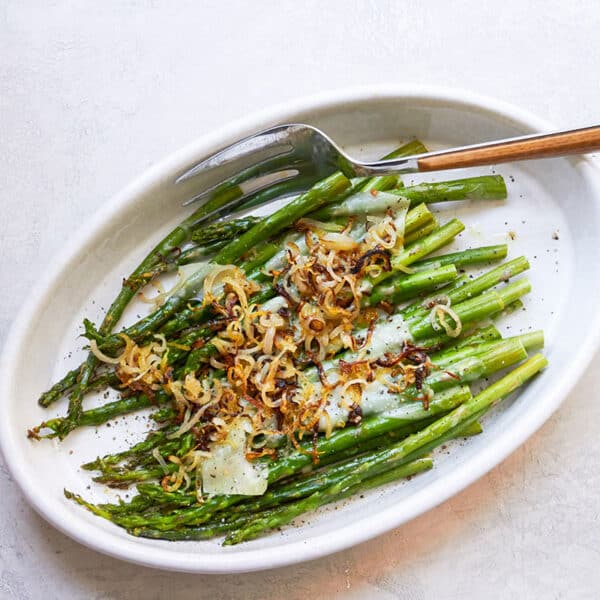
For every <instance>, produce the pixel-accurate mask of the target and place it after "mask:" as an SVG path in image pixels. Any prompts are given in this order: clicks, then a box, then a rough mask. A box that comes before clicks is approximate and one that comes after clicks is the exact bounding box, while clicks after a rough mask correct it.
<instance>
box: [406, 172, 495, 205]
mask: <svg viewBox="0 0 600 600" xmlns="http://www.w3.org/2000/svg"><path fill="white" fill-rule="evenodd" d="M397 193H398V194H399V195H402V196H404V197H405V198H409V199H410V201H411V204H418V203H420V202H426V203H431V202H447V201H449V200H504V199H505V198H506V183H505V182H504V178H503V177H501V176H500V175H480V176H478V177H467V178H465V179H455V180H453V181H440V182H435V183H420V184H418V185H413V186H410V187H405V188H403V189H402V190H398V192H397Z"/></svg>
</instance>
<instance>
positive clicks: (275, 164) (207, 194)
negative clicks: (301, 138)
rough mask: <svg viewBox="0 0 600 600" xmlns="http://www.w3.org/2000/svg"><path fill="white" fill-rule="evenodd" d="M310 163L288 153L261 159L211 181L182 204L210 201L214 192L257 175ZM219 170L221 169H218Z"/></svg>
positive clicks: (298, 168) (240, 184)
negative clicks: (211, 182)
mask: <svg viewBox="0 0 600 600" xmlns="http://www.w3.org/2000/svg"><path fill="white" fill-rule="evenodd" d="M310 167H312V164H310V163H307V162H306V161H305V160H301V159H300V158H294V157H293V156H289V155H287V154H286V155H277V156H274V157H271V158H267V159H265V160H262V161H260V162H258V163H256V164H253V165H251V166H249V167H246V168H245V169H243V170H241V171H239V170H237V171H236V172H235V174H234V175H233V176H231V177H226V178H225V179H221V180H220V181H218V182H217V183H213V184H211V185H209V186H208V187H206V188H204V189H203V191H202V192H200V193H199V194H196V195H195V196H194V197H193V198H191V199H190V200H186V201H185V202H184V203H183V206H187V205H188V204H191V203H192V202H199V201H201V200H204V201H206V202H210V200H211V198H213V197H214V196H215V195H216V194H221V193H223V192H224V190H228V189H233V188H236V187H239V186H242V185H244V184H245V183H246V182H249V181H250V180H253V179H255V178H257V177H263V176H265V175H269V174H270V173H277V172H279V171H286V170H290V169H296V170H298V171H300V169H301V168H310ZM219 172H221V171H219Z"/></svg>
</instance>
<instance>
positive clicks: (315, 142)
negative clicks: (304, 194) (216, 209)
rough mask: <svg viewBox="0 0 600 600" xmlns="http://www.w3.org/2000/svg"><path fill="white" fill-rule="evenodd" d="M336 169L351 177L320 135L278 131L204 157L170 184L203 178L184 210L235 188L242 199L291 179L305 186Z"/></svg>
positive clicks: (288, 128)
mask: <svg viewBox="0 0 600 600" xmlns="http://www.w3.org/2000/svg"><path fill="white" fill-rule="evenodd" d="M339 168H342V170H344V171H345V172H346V173H348V175H350V176H352V175H353V174H354V171H353V170H352V169H351V168H349V163H348V160H347V157H345V155H343V153H342V152H341V150H339V149H338V148H337V146H336V145H335V144H334V143H333V142H332V140H331V139H329V138H328V137H327V136H326V135H325V134H324V133H322V132H321V131H319V130H318V129H316V128H314V127H311V126H309V125H301V124H290V125H279V126H276V127H272V128H270V129H266V130H264V131H261V132H259V133H257V134H255V135H252V136H249V137H247V138H245V139H243V140H240V141H239V142H236V143H234V144H231V145H230V146H228V147H226V148H224V149H223V150H220V151H219V152H217V153H216V154H213V155H212V156H209V157H208V158H206V159H204V160H203V161H201V162H199V163H197V164H196V165H194V166H193V167H191V168H190V169H187V170H186V171H185V172H184V173H183V174H181V175H180V176H179V177H178V178H177V179H176V182H175V183H182V182H185V181H188V180H190V179H192V178H196V177H198V178H199V177H200V176H202V184H203V185H202V187H203V191H202V192H201V193H199V194H198V195H196V196H194V197H193V198H191V199H190V200H188V201H187V202H186V203H185V204H186V205H187V204H190V203H192V202H197V201H205V202H207V201H210V199H211V198H212V197H214V196H215V194H217V193H222V192H223V191H224V190H225V189H231V188H233V187H236V186H237V187H239V188H241V192H242V194H243V198H247V197H248V196H249V195H251V194H253V193H256V192H257V191H261V190H263V189H264V188H265V187H267V186H271V185H273V184H275V183H280V182H283V181H290V180H291V179H294V178H299V179H302V181H303V183H304V185H305V186H306V185H307V184H309V183H310V182H313V183H314V182H316V181H318V180H319V179H322V178H323V177H326V176H327V175H329V174H331V173H333V172H334V171H335V170H336V169H339ZM290 187H291V188H293V186H290ZM237 200H240V201H241V198H240V199H237ZM237 200H236V201H237Z"/></svg>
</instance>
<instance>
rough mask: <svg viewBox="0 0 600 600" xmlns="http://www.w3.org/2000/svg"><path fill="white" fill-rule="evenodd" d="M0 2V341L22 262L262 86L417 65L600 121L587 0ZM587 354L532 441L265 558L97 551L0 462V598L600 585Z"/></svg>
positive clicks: (592, 378)
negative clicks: (279, 562)
mask: <svg viewBox="0 0 600 600" xmlns="http://www.w3.org/2000/svg"><path fill="white" fill-rule="evenodd" d="M0 4H1V6H0V140H1V145H0V208H1V213H0V215H1V216H0V235H1V238H0V240H1V241H0V253H1V254H0V256H1V261H0V269H1V275H2V285H1V286H0V343H1V342H2V341H3V339H4V336H5V334H6V332H7V330H8V327H9V326H10V322H11V320H12V318H13V316H14V315H15V313H16V311H17V310H18V308H19V305H20V304H21V302H22V301H23V299H24V298H25V297H26V295H27V292H28V290H29V288H30V286H31V285H32V284H33V283H34V281H35V280H36V277H37V275H38V274H40V273H41V272H42V271H43V270H44V269H45V268H46V267H47V265H48V264H50V262H51V260H52V256H53V254H54V253H55V252H56V251H57V250H58V249H59V248H60V247H61V245H62V244H63V242H64V241H65V240H66V239H68V237H69V235H70V234H71V233H72V232H74V231H75V230H76V229H77V227H78V226H79V224H80V223H81V222H82V221H84V220H85V219H86V218H88V217H89V216H91V215H92V214H93V213H94V211H95V210H96V209H97V208H98V207H99V206H100V205H101V204H102V202H103V201H104V200H105V199H106V198H107V197H109V196H110V195H111V194H113V193H114V192H116V191H117V190H118V189H119V188H120V187H121V186H123V185H124V184H125V183H127V182H128V180H130V179H131V178H132V176H134V175H137V174H138V173H140V172H141V171H143V170H144V169H145V168H146V167H148V166H149V165H151V164H152V163H153V162H155V161H157V160H158V159H160V158H161V157H163V156H165V155H166V154H168V153H170V152H171V151H173V150H175V149H177V148H178V147H180V146H181V145H183V144H185V143H186V142H188V141H190V140H192V139H194V138H195V137H197V136H200V135H202V134H203V133H205V132H206V131H208V130H210V129H213V128H215V127H217V126H220V125H222V124H224V123H227V122H228V121H229V120H231V119H233V118H236V117H240V116H243V115H245V114H247V113H249V112H251V111H254V110H257V109H261V108H264V107H265V106H267V105H269V104H272V103H276V102H280V101H283V100H286V99H289V98H294V97H297V96H301V95H305V94H310V93H314V92H318V91H322V90H326V89H334V88H340V87H344V86H349V85H356V84H368V83H407V82H415V83H433V84H442V85H446V86H449V87H455V86H456V87H464V88H468V89H471V90H474V91H477V92H480V93H484V94H489V95H493V96H497V97H499V98H501V99H503V100H507V101H510V102H514V103H516V104H519V105H522V106H523V107H526V108H528V109H530V110H532V111H535V112H538V113H539V114H540V115H542V116H543V117H546V118H548V119H550V120H551V121H554V122H555V123H556V124H557V125H559V126H565V127H567V126H580V125H586V124H591V123H594V122H596V123H597V122H598V121H600V83H599V81H598V67H599V65H600V35H599V31H600V4H599V3H598V2H597V1H595V0H587V1H582V0H581V1H570V2H564V1H556V0H552V1H545V2H542V1H539V2H536V1H523V0H504V1H501V2H497V1H486V0H484V1H482V0H473V1H468V0H454V1H452V2H446V1H432V0H429V1H428V2H425V1H423V0H414V1H406V2H375V1H374V0H373V1H371V2H360V1H348V2H342V1H328V2H320V1H316V0H315V1H304V2H298V1H296V0H294V1H286V2H276V1H271V2H256V1H254V2H253V1H246V2H243V1H239V2H202V1H191V0H189V1H182V2H181V1H180V2H171V1H169V0H164V1H147V2H143V1H139V2H135V1H130V2H93V1H89V2H85V1H84V2H77V1H75V0H73V1H69V0H55V1H53V2H32V1H25V0H14V1H11V0H4V1H3V2H1V3H0ZM581 260H585V257H581ZM599 367H600V360H599V358H598V357H596V359H595V360H594V362H593V363H592V365H591V367H590V369H589V371H588V373H587V375H586V376H585V377H584V379H583V380H582V381H581V382H580V383H579V384H578V386H577V388H576V389H575V391H574V392H573V393H572V394H571V395H570V397H569V398H568V399H567V400H566V401H565V403H564V405H563V406H562V408H561V409H560V410H559V411H558V412H557V413H556V415H555V416H554V417H553V418H552V419H551V420H550V421H549V422H548V423H547V424H546V425H545V426H544V427H543V428H542V429H541V430H540V431H539V432H538V433H537V434H536V435H535V436H533V437H532V438H531V439H530V440H529V442H527V443H526V444H525V445H524V446H523V447H522V448H520V449H519V450H518V451H517V452H515V453H514V454H513V455H512V456H511V457H510V458H509V459H508V460H506V461H505V462H504V463H503V464H502V465H500V466H499V467H497V468H496V469H494V471H492V472H491V473H490V474H489V475H487V476H486V477H484V478H483V479H482V480H480V481H479V482H478V483H476V484H475V485H473V486H471V487H470V488H469V489H467V490H466V491H464V492H463V493H461V494H459V495H458V496H456V497H455V498H453V499H452V500H450V501H448V502H446V503H444V504H443V505H442V506H440V507H439V508H437V509H435V510H433V511H431V512H430V513H428V514H426V515H424V516H422V517H420V518H418V519H416V520H414V521H413V522H411V523H409V524H407V525H405V526H403V527H401V528H400V529H397V530H395V531H393V532H391V533H389V534H387V535H385V536H382V537H379V538H377V539H375V540H373V541H371V542H368V543H365V544H362V545H360V546H358V547H355V548H353V549H351V550H348V551H346V552H342V553H339V554H337V555H334V556H331V557H329V558H325V559H321V560H319V561H314V562H312V563H307V564H303V565H299V566H295V567H291V568H285V569H279V570H275V571H270V572H266V573H257V574H251V575H239V576H229V577H218V578H216V577H210V576H192V575H176V574H169V573H163V572H159V571H152V570H149V569H145V568H141V567H137V566H132V565H128V564H125V563H121V562H118V561H116V560H114V559H112V558H108V557H105V556H101V555H99V554H96V553H95V552H93V551H90V550H87V549H86V548H84V547H82V546H79V545H78V544H76V543H75V542H72V541H71V540H70V539H67V538H65V537H64V536H63V535H62V534H60V533H58V532H56V531H54V530H53V529H52V528H51V527H49V526H48V525H46V523H45V522H43V521H42V520H41V519H40V518H39V517H38V516H37V515H36V514H35V513H34V512H33V511H32V510H31V509H30V508H29V507H28V506H27V505H26V504H25V501H24V499H23V497H22V496H21V494H20V493H19V491H18V490H17V489H16V488H15V485H14V484H13V482H11V480H10V477H9V476H8V474H7V472H6V470H5V469H4V467H3V465H2V464H1V462H0V597H1V598H18V599H21V598H46V599H48V600H49V599H51V598H145V599H146V600H150V599H153V598H175V599H177V598H188V597H198V598H204V597H206V598H214V599H215V600H220V599H225V598H249V599H253V598H257V599H258V598H269V599H275V598H286V599H287V600H293V599H295V598H302V599H306V598H311V599H317V598H334V597H340V598H341V597H348V598H376V599H388V598H408V599H421V598H434V597H435V598H437V599H454V598H456V599H461V600H463V599H464V598H471V597H473V598H511V597H519V598H593V597H598V596H599V595H600V566H599V565H600V523H599V506H600V502H599V499H598V497H599V494H600V476H599V472H600V469H599V466H598V465H599V459H600V449H599V446H600V444H599V443H598V438H599V436H598V426H597V423H598V421H599V420H600V406H599V404H598V399H597V391H598V386H599V384H600V378H599V375H598V369H599ZM40 493H42V494H43V490H40Z"/></svg>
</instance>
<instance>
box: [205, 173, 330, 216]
mask: <svg viewBox="0 0 600 600" xmlns="http://www.w3.org/2000/svg"><path fill="white" fill-rule="evenodd" d="M320 178H321V177H320V175H319V174H318V173H317V172H316V171H314V172H313V173H311V174H307V173H303V174H302V175H296V176H293V177H288V178H285V179H282V180H281V181H278V182H277V183H275V184H265V185H264V186H262V187H260V188H259V189H256V190H254V191H253V192H252V193H249V194H246V195H244V196H243V197H240V198H238V199H236V200H234V201H232V202H231V203H229V204H227V205H226V206H224V207H223V208H221V209H219V210H218V211H216V212H214V213H212V218H215V219H221V218H225V217H232V216H233V214H234V213H233V211H234V210H235V212H236V213H240V212H245V211H248V210H250V209H252V208H256V207H257V206H262V205H264V204H267V203H269V202H271V201H274V200H282V199H284V198H288V197H290V196H294V195H297V194H300V193H302V192H305V191H306V190H308V189H310V188H311V187H312V186H313V185H314V184H315V183H316V182H317V181H319V179H320ZM206 218H209V217H208V216H207V217H206ZM199 222H202V220H200V221H199ZM196 225H197V223H196Z"/></svg>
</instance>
